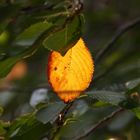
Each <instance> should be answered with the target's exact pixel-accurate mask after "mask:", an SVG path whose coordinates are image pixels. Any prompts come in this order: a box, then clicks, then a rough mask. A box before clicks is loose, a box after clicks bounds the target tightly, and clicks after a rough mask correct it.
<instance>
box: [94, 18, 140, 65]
mask: <svg viewBox="0 0 140 140" xmlns="http://www.w3.org/2000/svg"><path fill="white" fill-rule="evenodd" d="M138 24H140V17H139V18H137V19H134V20H133V21H130V22H128V23H126V24H125V25H122V26H121V27H120V28H119V29H118V30H117V31H116V33H115V35H114V36H113V37H112V38H111V39H110V40H109V42H108V43H107V44H106V45H105V47H104V48H103V49H101V50H100V51H99V53H98V54H97V55H96V57H95V63H97V62H98V61H100V60H101V59H102V57H103V56H104V54H105V53H106V52H107V51H108V50H109V49H110V48H112V47H113V45H114V44H115V43H116V41H118V39H119V38H120V37H121V36H122V35H123V34H124V33H126V32H127V31H129V30H130V29H132V28H133V27H135V26H136V25H138Z"/></svg>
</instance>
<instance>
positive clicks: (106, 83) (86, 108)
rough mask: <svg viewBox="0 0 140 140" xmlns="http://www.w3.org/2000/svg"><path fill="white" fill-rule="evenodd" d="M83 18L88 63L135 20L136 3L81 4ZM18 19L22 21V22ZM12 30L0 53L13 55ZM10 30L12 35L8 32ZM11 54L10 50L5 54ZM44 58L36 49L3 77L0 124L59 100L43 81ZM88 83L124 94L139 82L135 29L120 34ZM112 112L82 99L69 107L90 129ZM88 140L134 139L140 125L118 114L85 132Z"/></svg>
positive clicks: (139, 10)
mask: <svg viewBox="0 0 140 140" xmlns="http://www.w3.org/2000/svg"><path fill="white" fill-rule="evenodd" d="M13 2H15V3H18V4H22V5H23V6H29V5H31V4H34V5H37V4H38V3H39V1H37V0H34V1H27V0H13ZM42 2H43V1H42ZM4 4H5V0H0V5H4ZM6 10H8V9H6ZM5 12H6V11H5ZM83 14H84V17H85V24H84V28H83V38H84V40H85V43H86V44H87V46H88V48H89V49H90V51H91V53H92V56H93V59H96V55H97V54H98V52H99V51H100V50H101V49H102V48H103V47H105V46H106V44H108V42H109V40H110V39H111V38H112V37H113V36H114V35H115V34H116V32H117V31H118V30H119V29H120V27H122V26H123V25H125V24H127V23H130V22H131V21H133V20H135V19H137V18H139V17H140V0H87V1H86V0H85V1H84V10H83ZM1 16H3V15H2V13H0V18H1ZM21 18H22V20H23V19H24V17H21ZM22 20H20V19H19V21H18V22H19V25H21V24H25V26H26V18H25V19H24V21H22ZM3 26H4V25H3ZM0 28H2V24H1V25H0ZM12 28H14V29H10V27H9V29H8V30H6V31H4V32H2V33H1V34H0V52H1V51H2V50H3V48H4V47H5V48H6V49H7V51H8V50H9V53H16V52H18V51H19V48H10V47H11V46H10V45H9V44H10V42H11V40H12V38H13V37H14V36H15V35H16V31H18V30H20V28H21V27H20V26H18V24H17V25H15V27H14V26H12ZM13 30H14V31H15V32H12V31H13ZM11 49H12V50H13V49H14V50H15V51H10V50H11ZM20 49H24V48H20ZM48 54H49V51H48V50H47V49H45V48H43V47H41V48H40V49H39V50H38V51H37V53H35V54H34V55H33V56H32V57H29V58H27V59H25V60H23V61H20V62H18V63H17V64H16V65H15V66H14V68H13V69H12V71H11V72H10V73H9V74H8V76H7V77H5V78H3V79H1V80H0V106H1V107H2V108H3V109H1V110H3V113H2V115H1V117H0V118H1V119H2V120H5V121H12V120H14V119H15V118H16V117H17V116H21V115H22V114H25V113H28V112H32V111H33V110H34V107H35V106H36V105H37V104H38V103H40V102H42V103H44V102H46V101H48V100H49V101H56V100H59V99H58V97H57V96H56V95H55V94H54V93H53V92H52V90H51V88H50V86H49V84H48V81H47V70H46V67H47V58H48ZM100 75H101V76H100ZM94 78H95V79H94ZM94 78H93V81H92V83H91V85H90V87H89V89H88V90H89V91H91V90H109V91H115V92H123V91H125V90H126V83H127V82H128V81H130V80H133V79H137V78H140V24H138V25H136V26H135V27H134V28H132V29H130V30H128V31H127V32H126V33H124V34H123V35H122V36H121V37H120V38H119V39H118V41H117V42H116V43H115V44H114V45H113V47H111V49H109V50H108V51H107V52H106V53H105V54H104V56H103V57H102V59H101V60H100V61H99V62H97V63H95V73H94ZM76 109H77V110H76ZM114 109H116V107H115V106H108V105H107V106H103V107H100V108H99V107H95V106H94V105H92V103H90V101H88V103H87V101H84V100H81V101H80V102H76V103H75V115H79V114H80V113H81V114H83V115H82V116H80V117H81V118H82V120H83V122H84V121H87V122H88V123H89V124H90V125H91V124H92V123H94V122H97V120H99V118H103V117H104V116H106V115H108V114H110V113H111V112H112V111H113V110H114ZM0 112H2V111H0ZM87 114H88V115H87ZM82 124H83V125H82V126H83V127H85V128H88V126H89V124H84V123H82ZM80 125H81V124H80ZM68 130H69V129H68ZM69 131H70V130H69ZM65 133H68V132H67V131H66V132H65ZM69 135H70V134H69ZM93 139H94V140H104V139H105V140H139V139H140V121H139V120H138V119H137V118H136V117H135V116H134V114H133V113H131V112H129V111H124V112H123V113H120V114H119V115H118V116H116V117H115V118H113V119H112V120H111V121H109V122H107V124H105V125H103V126H102V127H101V128H99V129H97V130H96V131H95V132H94V134H92V133H91V135H89V136H88V137H87V138H84V140H93Z"/></svg>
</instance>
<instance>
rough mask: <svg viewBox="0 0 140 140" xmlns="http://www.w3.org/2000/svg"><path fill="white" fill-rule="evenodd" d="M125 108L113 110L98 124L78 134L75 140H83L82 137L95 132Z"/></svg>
mask: <svg viewBox="0 0 140 140" xmlns="http://www.w3.org/2000/svg"><path fill="white" fill-rule="evenodd" d="M124 110H125V109H124V108H119V109H118V110H116V111H114V112H112V114H110V115H109V116H107V117H105V118H103V119H102V120H100V121H99V122H98V123H97V124H96V125H93V127H91V128H90V129H88V130H87V131H86V132H85V133H83V134H82V135H80V136H77V138H75V139H74V140H81V139H82V138H85V137H86V136H88V135H89V134H91V133H92V132H94V131H95V130H96V129H97V128H99V127H100V126H101V125H103V124H104V123H106V122H108V121H109V120H111V119H112V118H113V117H115V116H116V115H118V114H120V113H121V112H123V111H124Z"/></svg>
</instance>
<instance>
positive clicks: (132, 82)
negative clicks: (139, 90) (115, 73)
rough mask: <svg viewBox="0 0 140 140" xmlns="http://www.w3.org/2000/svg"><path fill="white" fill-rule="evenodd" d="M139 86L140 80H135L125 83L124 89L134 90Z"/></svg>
mask: <svg viewBox="0 0 140 140" xmlns="http://www.w3.org/2000/svg"><path fill="white" fill-rule="evenodd" d="M139 84H140V78H137V79H134V80H131V81H128V82H127V83H126V87H127V88H128V89H132V88H135V87H136V86H138V85H139Z"/></svg>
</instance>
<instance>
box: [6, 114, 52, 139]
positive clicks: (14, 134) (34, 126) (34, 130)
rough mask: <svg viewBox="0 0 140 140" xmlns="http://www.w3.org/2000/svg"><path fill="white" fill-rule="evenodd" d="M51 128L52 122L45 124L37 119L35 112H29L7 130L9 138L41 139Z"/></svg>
mask: <svg viewBox="0 0 140 140" xmlns="http://www.w3.org/2000/svg"><path fill="white" fill-rule="evenodd" d="M50 128H51V125H50V124H46V125H44V124H42V123H41V122H39V121H37V120H36V118H35V116H34V114H28V115H25V116H22V117H20V118H18V119H17V120H15V121H14V122H13V123H12V124H11V126H10V128H9V130H8V132H7V138H8V139H10V140H19V139H20V140H26V139H33V140H39V139H40V138H41V136H43V135H44V134H46V133H47V131H49V130H50Z"/></svg>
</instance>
